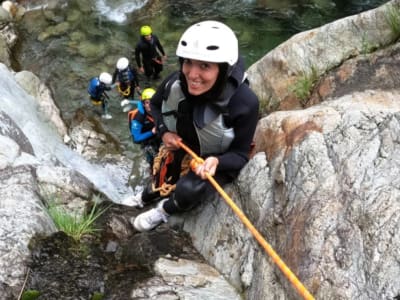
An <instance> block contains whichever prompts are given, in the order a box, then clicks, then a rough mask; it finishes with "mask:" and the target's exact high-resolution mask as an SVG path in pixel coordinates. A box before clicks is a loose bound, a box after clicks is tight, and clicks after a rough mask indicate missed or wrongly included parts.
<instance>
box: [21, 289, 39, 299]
mask: <svg viewBox="0 0 400 300" xmlns="http://www.w3.org/2000/svg"><path fill="white" fill-rule="evenodd" d="M39 296H40V292H39V291H37V290H27V291H25V292H23V294H22V296H21V300H34V299H37V298H38V297H39Z"/></svg>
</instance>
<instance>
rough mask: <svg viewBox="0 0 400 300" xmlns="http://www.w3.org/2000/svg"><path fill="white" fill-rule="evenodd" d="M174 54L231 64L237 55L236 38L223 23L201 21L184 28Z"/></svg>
mask: <svg viewBox="0 0 400 300" xmlns="http://www.w3.org/2000/svg"><path fill="white" fill-rule="evenodd" d="M176 55H177V56H179V57H182V58H190V59H196V60H202V61H208V62H214V63H222V62H225V63H228V64H229V65H231V66H233V65H234V64H235V63H236V62H237V60H238V57H239V46H238V40H237V38H236V35H235V33H234V32H233V31H232V29H230V28H229V27H228V26H226V25H225V24H223V23H221V22H217V21H203V22H200V23H197V24H194V25H192V26H190V27H189V28H188V29H186V31H185V32H184V33H183V35H182V36H181V39H180V40H179V44H178V47H177V49H176Z"/></svg>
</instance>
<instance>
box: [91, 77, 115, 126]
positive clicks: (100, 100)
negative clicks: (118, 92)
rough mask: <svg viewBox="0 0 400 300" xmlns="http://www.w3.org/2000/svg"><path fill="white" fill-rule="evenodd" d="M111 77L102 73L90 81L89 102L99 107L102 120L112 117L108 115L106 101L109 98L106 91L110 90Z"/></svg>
mask: <svg viewBox="0 0 400 300" xmlns="http://www.w3.org/2000/svg"><path fill="white" fill-rule="evenodd" d="M111 83H112V76H111V74H109V73H107V72H102V73H101V74H100V76H98V77H93V78H91V79H90V82H89V87H88V93H89V96H90V100H91V102H92V104H94V105H101V108H102V118H104V119H111V118H112V116H111V115H110V114H109V113H108V100H109V99H110V97H109V96H108V95H107V93H106V91H110V90H111Z"/></svg>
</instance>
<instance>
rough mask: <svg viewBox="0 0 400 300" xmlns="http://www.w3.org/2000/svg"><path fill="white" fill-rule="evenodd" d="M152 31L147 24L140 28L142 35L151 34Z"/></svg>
mask: <svg viewBox="0 0 400 300" xmlns="http://www.w3.org/2000/svg"><path fill="white" fill-rule="evenodd" d="M152 32H153V31H152V30H151V27H150V26H148V25H144V26H142V27H141V28H140V35H143V36H145V35H150V34H152Z"/></svg>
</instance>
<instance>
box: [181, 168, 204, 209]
mask: <svg viewBox="0 0 400 300" xmlns="http://www.w3.org/2000/svg"><path fill="white" fill-rule="evenodd" d="M207 185H208V182H207V181H205V180H202V179H201V178H200V177H199V176H197V175H196V174H194V173H192V172H189V173H188V174H187V175H185V176H184V177H182V178H180V179H179V180H178V182H177V183H176V189H175V193H174V203H175V205H176V206H177V207H178V208H179V209H180V210H189V209H191V208H193V207H194V206H196V205H197V204H199V203H200V201H201V200H202V199H203V198H205V196H206V195H205V193H206V192H207Z"/></svg>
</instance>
